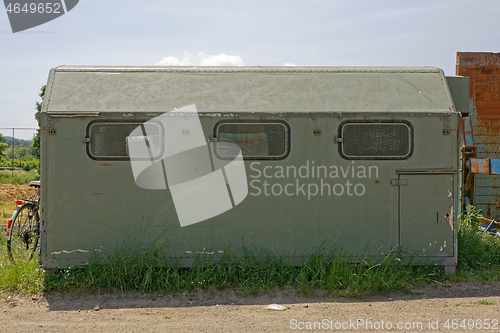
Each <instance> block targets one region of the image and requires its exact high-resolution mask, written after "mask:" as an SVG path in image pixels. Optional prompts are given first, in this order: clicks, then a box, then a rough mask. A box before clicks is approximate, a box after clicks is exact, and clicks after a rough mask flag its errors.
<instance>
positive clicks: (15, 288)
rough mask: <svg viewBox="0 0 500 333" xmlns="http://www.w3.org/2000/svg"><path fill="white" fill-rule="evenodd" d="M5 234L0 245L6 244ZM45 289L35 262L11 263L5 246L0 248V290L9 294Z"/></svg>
mask: <svg viewBox="0 0 500 333" xmlns="http://www.w3.org/2000/svg"><path fill="white" fill-rule="evenodd" d="M6 242H7V240H6V237H5V234H4V233H3V232H2V233H1V235H0V244H2V245H3V244H6ZM44 289H45V273H44V270H43V269H42V268H40V267H38V265H37V262H36V260H30V261H27V260H18V261H16V262H12V261H11V260H10V258H9V255H8V253H7V249H6V247H5V246H0V290H1V291H11V292H40V291H43V290H44Z"/></svg>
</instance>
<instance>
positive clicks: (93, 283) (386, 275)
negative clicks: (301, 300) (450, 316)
mask: <svg viewBox="0 0 500 333" xmlns="http://www.w3.org/2000/svg"><path fill="white" fill-rule="evenodd" d="M211 256H213V255H211V254H206V253H204V254H198V256H197V257H196V259H195V262H194V264H193V265H192V266H191V267H189V268H182V267H179V266H178V264H177V263H176V262H172V261H170V259H169V258H168V257H166V256H165V255H164V254H163V252H162V246H161V242H155V243H154V244H153V245H152V246H150V247H149V248H146V249H143V248H141V247H140V246H134V245H129V246H126V247H125V248H124V249H121V250H117V251H112V252H110V253H108V254H107V255H104V256H101V257H98V256H94V257H93V259H92V260H91V261H90V263H89V265H88V267H86V268H85V269H84V270H81V269H66V270H56V272H55V274H54V275H51V276H47V281H46V282H47V284H46V287H47V289H48V290H60V291H64V290H71V289H74V288H78V289H86V290H122V291H127V290H136V291H140V292H158V291H159V292H177V291H186V290H187V291H194V290H198V289H204V290H214V289H233V290H238V291H241V292H244V293H257V292H262V291H271V290H273V289H276V288H281V287H291V288H295V289H298V290H300V291H302V292H304V293H306V294H310V293H314V291H315V290H317V289H321V290H326V291H328V292H329V293H331V294H333V295H343V296H357V295H360V294H367V293H374V292H386V291H396V290H398V291H408V289H409V288H410V287H411V286H412V285H417V284H423V283H429V282H434V281H441V280H443V279H444V274H443V272H442V267H437V266H412V265H405V264H403V260H402V259H401V256H400V254H398V253H393V252H391V253H389V254H388V255H386V256H384V257H380V258H364V259H362V260H361V261H360V262H358V263H351V257H350V256H347V255H345V254H344V253H342V251H332V250H327V249H318V250H316V251H315V252H314V253H312V254H310V255H308V256H306V257H304V258H303V261H302V263H301V265H293V264H292V263H291V262H290V259H289V257H287V256H284V255H276V254H273V253H271V252H269V251H263V250H260V251H257V250H256V251H247V250H244V251H243V253H242V254H239V255H238V256H236V255H233V254H231V253H230V251H228V250H226V251H223V253H222V254H220V256H219V257H218V258H217V261H214V260H213V259H214V258H211ZM404 260H406V263H407V262H408V258H405V259H404ZM409 260H410V264H411V258H410V259H409Z"/></svg>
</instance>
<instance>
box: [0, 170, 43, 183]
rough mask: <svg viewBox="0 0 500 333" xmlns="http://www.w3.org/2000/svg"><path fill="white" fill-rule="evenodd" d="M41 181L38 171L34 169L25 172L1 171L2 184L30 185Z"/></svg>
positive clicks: (0, 181)
mask: <svg viewBox="0 0 500 333" xmlns="http://www.w3.org/2000/svg"><path fill="white" fill-rule="evenodd" d="M38 179H40V175H39V174H38V171H37V170H35V169H32V170H30V171H24V170H14V172H12V171H11V170H0V184H28V183H29V182H30V181H32V180H38Z"/></svg>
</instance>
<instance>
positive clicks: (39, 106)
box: [31, 85, 47, 152]
mask: <svg viewBox="0 0 500 333" xmlns="http://www.w3.org/2000/svg"><path fill="white" fill-rule="evenodd" d="M46 87H47V86H46V85H43V86H42V87H41V88H40V93H38V96H40V97H41V98H42V101H41V102H40V103H39V102H35V105H36V109H37V111H38V112H42V104H43V96H45V88H46ZM35 118H36V115H35ZM31 146H32V147H33V148H35V150H36V151H37V152H40V135H39V134H38V133H37V134H35V135H34V136H33V143H32V144H31Z"/></svg>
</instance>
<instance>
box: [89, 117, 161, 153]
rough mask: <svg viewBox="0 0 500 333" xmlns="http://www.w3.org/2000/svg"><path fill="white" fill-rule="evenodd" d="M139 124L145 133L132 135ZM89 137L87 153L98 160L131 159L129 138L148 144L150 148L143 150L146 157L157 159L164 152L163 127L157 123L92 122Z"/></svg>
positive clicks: (138, 142) (142, 144) (131, 141)
mask: <svg viewBox="0 0 500 333" xmlns="http://www.w3.org/2000/svg"><path fill="white" fill-rule="evenodd" d="M138 126H141V128H142V133H143V135H140V136H130V134H131V132H132V131H133V130H134V129H136V128H137V127H138ZM144 133H147V135H145V134H144ZM87 137H88V138H89V142H88V143H87V154H88V155H89V156H90V157H91V158H92V159H96V160H129V153H128V146H127V140H128V142H129V144H132V145H133V144H137V145H141V146H144V144H146V146H147V147H149V148H150V149H144V150H143V151H144V156H143V157H144V159H148V160H149V159H151V158H152V159H157V158H160V157H161V155H162V153H163V141H164V139H163V129H162V126H161V124H157V123H151V122H148V123H146V124H145V123H142V122H111V121H99V122H92V123H90V124H89V126H88V128H87ZM139 151H140V150H139ZM137 157H138V158H141V156H137Z"/></svg>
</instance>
